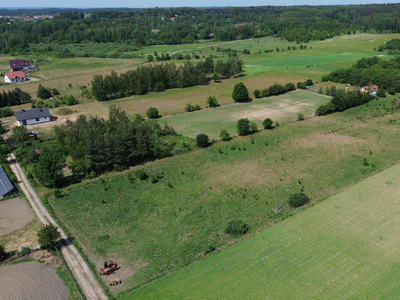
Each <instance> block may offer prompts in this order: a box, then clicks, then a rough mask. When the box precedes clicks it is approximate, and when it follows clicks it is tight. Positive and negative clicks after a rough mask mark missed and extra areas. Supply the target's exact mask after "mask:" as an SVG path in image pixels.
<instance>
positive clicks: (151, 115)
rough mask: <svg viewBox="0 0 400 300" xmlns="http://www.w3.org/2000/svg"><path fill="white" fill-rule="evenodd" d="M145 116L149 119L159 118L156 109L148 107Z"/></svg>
mask: <svg viewBox="0 0 400 300" xmlns="http://www.w3.org/2000/svg"><path fill="white" fill-rule="evenodd" d="M146 115H147V117H148V118H149V119H157V118H158V117H160V115H159V114H158V109H157V108H155V107H150V108H149V109H148V110H147V112H146Z"/></svg>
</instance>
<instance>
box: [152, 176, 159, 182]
mask: <svg viewBox="0 0 400 300" xmlns="http://www.w3.org/2000/svg"><path fill="white" fill-rule="evenodd" d="M150 182H151V183H157V182H158V179H157V176H155V175H151V176H150Z"/></svg>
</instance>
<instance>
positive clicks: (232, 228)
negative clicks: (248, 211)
mask: <svg viewBox="0 0 400 300" xmlns="http://www.w3.org/2000/svg"><path fill="white" fill-rule="evenodd" d="M248 231H249V226H248V225H247V224H246V223H245V222H244V221H243V220H240V219H238V220H232V221H230V222H229V223H228V226H227V227H226V228H225V233H226V234H230V235H234V236H239V235H243V234H246V233H247V232H248Z"/></svg>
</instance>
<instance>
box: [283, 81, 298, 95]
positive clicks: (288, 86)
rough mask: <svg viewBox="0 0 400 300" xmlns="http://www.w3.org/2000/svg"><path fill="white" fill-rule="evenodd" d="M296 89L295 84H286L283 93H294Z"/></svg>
mask: <svg viewBox="0 0 400 300" xmlns="http://www.w3.org/2000/svg"><path fill="white" fill-rule="evenodd" d="M295 89H296V87H295V85H294V83H291V82H289V83H286V84H285V85H284V86H283V91H284V92H285V93H287V92H290V91H294V90H295Z"/></svg>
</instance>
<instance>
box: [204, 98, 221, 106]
mask: <svg viewBox="0 0 400 300" xmlns="http://www.w3.org/2000/svg"><path fill="white" fill-rule="evenodd" d="M206 103H207V104H208V106H209V107H217V106H219V104H218V101H217V98H216V97H215V96H210V97H208V98H207V101H206Z"/></svg>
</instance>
